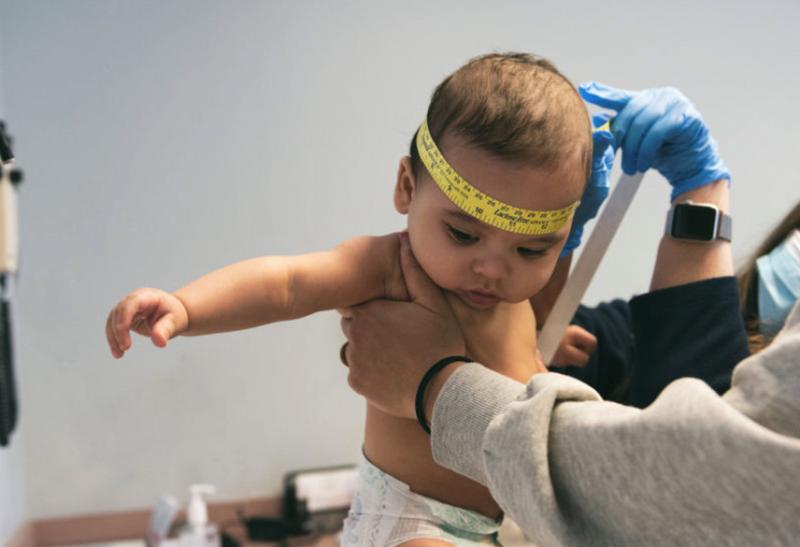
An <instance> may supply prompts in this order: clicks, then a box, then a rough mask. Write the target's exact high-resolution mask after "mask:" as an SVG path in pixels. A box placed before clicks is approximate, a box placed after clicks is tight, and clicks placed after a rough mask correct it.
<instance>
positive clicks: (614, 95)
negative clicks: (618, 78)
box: [578, 82, 636, 112]
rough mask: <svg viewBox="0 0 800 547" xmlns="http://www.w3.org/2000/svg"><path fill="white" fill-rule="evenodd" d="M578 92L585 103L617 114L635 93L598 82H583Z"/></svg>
mask: <svg viewBox="0 0 800 547" xmlns="http://www.w3.org/2000/svg"><path fill="white" fill-rule="evenodd" d="M578 92H579V93H580V94H581V97H582V98H583V100H584V101H586V102H587V103H591V104H593V105H596V106H599V107H600V108H609V109H611V110H616V111H617V112H619V111H620V110H622V109H623V108H625V105H626V104H628V102H629V101H630V100H631V99H633V98H634V97H635V96H636V92H635V91H628V90H627V89H618V88H616V87H611V86H607V85H605V84H601V83H600V82H584V83H582V84H581V85H579V86H578Z"/></svg>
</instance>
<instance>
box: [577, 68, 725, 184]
mask: <svg viewBox="0 0 800 547" xmlns="http://www.w3.org/2000/svg"><path fill="white" fill-rule="evenodd" d="M578 91H579V92H580V94H581V97H583V99H584V100H585V101H587V102H589V103H592V104H594V105H597V106H600V107H602V108H608V109H610V110H614V111H616V112H617V113H618V114H617V116H616V117H615V118H614V120H613V121H612V122H611V126H612V132H613V133H614V138H615V141H616V144H617V147H618V148H621V149H622V170H623V171H624V172H625V173H627V174H629V175H631V174H633V173H635V172H637V171H639V172H644V171H646V170H647V169H649V168H651V167H654V168H655V169H656V170H658V172H659V173H661V174H662V175H663V176H664V177H665V178H666V179H667V180H668V181H669V183H670V184H671V185H672V197H671V199H672V200H674V199H675V198H676V197H678V196H679V195H680V194H683V193H684V192H688V191H689V190H693V189H695V188H699V187H700V186H704V185H706V184H709V183H711V182H714V181H716V180H719V179H728V180H729V181H730V178H731V174H730V172H729V171H728V169H727V168H726V167H725V164H724V163H723V162H722V159H721V158H720V157H719V153H718V151H717V143H716V141H715V140H714V139H713V138H712V137H711V134H710V133H709V131H708V127H707V126H706V124H705V122H704V121H703V118H702V116H700V112H698V111H697V109H696V108H695V107H694V105H693V104H692V103H691V101H689V99H687V98H686V97H685V96H684V95H683V94H682V93H681V92H680V91H678V90H677V89H674V88H671V87H662V88H654V89H645V90H643V91H626V90H624V89H616V88H613V87H609V86H607V85H604V84H601V83H597V82H587V83H584V84H581V85H580V86H579V87H578Z"/></svg>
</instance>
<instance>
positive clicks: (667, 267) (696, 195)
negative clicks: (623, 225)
mask: <svg viewBox="0 0 800 547" xmlns="http://www.w3.org/2000/svg"><path fill="white" fill-rule="evenodd" d="M728 184H729V183H728V181H727V180H718V181H716V182H713V183H711V184H708V185H706V186H702V187H700V188H696V189H694V190H690V191H688V192H685V193H683V194H681V195H679V196H678V197H677V199H676V200H675V202H676V203H680V202H685V201H688V200H691V201H693V202H695V203H711V204H713V205H716V206H717V207H719V209H720V211H722V212H724V213H727V212H728V210H729V203H728V202H729V190H728ZM727 275H733V259H732V257H731V244H730V243H729V242H727V241H722V240H716V241H714V242H711V243H706V242H695V241H689V240H684V239H674V238H672V237H670V236H668V235H665V236H664V237H663V238H662V239H661V243H660V245H659V247H658V255H657V257H656V265H655V268H654V270H653V278H652V281H651V283H650V290H657V289H664V288H667V287H674V286H676V285H684V284H686V283H692V282H693V281H701V280H703V279H711V278H714V277H723V276H727Z"/></svg>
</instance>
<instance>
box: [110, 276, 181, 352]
mask: <svg viewBox="0 0 800 547" xmlns="http://www.w3.org/2000/svg"><path fill="white" fill-rule="evenodd" d="M188 325H189V314H188V313H187V312H186V308H185V307H184V305H183V303H182V302H181V301H180V300H178V299H177V298H176V297H175V296H173V295H171V294H170V293H168V292H165V291H162V290H160V289H137V290H135V291H133V292H132V293H130V294H128V295H127V296H126V297H125V298H123V299H122V300H120V301H119V302H118V303H117V305H116V306H114V308H113V309H112V310H111V312H110V313H109V314H108V319H107V320H106V338H107V339H108V346H109V348H111V355H113V356H114V357H116V358H117V359H119V358H120V357H122V356H123V355H124V354H125V352H126V351H128V350H129V349H130V347H131V336H130V331H134V332H137V333H139V334H141V335H142V336H149V337H150V339H151V340H152V341H153V344H155V345H156V346H158V347H159V348H163V347H164V346H166V345H167V340H169V339H170V338H172V337H173V336H177V335H178V334H180V333H181V332H183V331H185V330H186V328H187V327H188Z"/></svg>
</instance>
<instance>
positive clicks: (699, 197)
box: [672, 179, 730, 212]
mask: <svg viewBox="0 0 800 547" xmlns="http://www.w3.org/2000/svg"><path fill="white" fill-rule="evenodd" d="M728 185H729V181H728V179H719V180H715V181H714V182H711V183H709V184H705V185H703V186H700V187H697V188H692V189H691V190H687V191H685V192H681V193H680V194H678V195H677V196H674V198H673V200H672V201H673V203H681V202H685V201H689V200H691V201H694V202H695V203H711V204H713V205H716V206H717V207H718V208H719V210H720V211H723V212H727V211H728V209H729V207H730V190H729V188H728Z"/></svg>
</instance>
